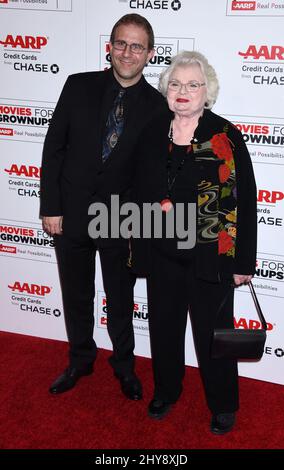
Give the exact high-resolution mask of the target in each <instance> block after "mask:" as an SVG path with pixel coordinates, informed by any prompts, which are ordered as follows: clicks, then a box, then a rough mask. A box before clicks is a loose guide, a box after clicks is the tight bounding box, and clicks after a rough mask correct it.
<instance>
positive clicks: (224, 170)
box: [219, 163, 231, 183]
mask: <svg viewBox="0 0 284 470" xmlns="http://www.w3.org/2000/svg"><path fill="white" fill-rule="evenodd" d="M230 174H231V170H230V168H229V167H228V165H226V164H225V163H224V164H223V165H220V166H219V180H220V183H225V181H227V180H228V179H229V176H230Z"/></svg>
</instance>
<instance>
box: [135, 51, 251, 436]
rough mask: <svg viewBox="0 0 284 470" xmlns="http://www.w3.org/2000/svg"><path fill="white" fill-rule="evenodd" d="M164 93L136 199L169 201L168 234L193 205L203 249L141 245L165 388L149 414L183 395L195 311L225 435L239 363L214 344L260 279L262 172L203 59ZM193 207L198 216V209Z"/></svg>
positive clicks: (142, 159) (234, 405)
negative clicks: (242, 293)
mask: <svg viewBox="0 0 284 470" xmlns="http://www.w3.org/2000/svg"><path fill="white" fill-rule="evenodd" d="M159 88H160V91H161V93H162V94H163V95H164V96H165V97H166V99H167V102H168V107H169V110H168V111H166V112H165V113H164V114H163V115H161V114H159V116H156V118H155V119H154V120H152V121H151V123H150V125H149V126H148V127H147V128H146V129H145V130H144V132H143V134H142V135H141V139H140V142H139V145H138V147H137V157H138V165H137V174H136V177H135V180H134V188H135V189H134V194H133V200H134V201H136V202H137V203H138V204H140V205H141V208H142V206H143V203H145V202H147V203H154V202H158V203H160V208H161V212H162V216H163V219H164V220H163V229H165V226H166V224H165V220H166V217H167V216H168V215H169V213H170V212H171V211H175V209H176V204H177V203H183V206H184V215H185V220H186V216H187V214H189V215H188V216H187V218H188V220H187V222H188V224H189V228H190V227H191V229H192V230H193V231H194V237H193V239H194V240H195V241H196V243H195V244H194V243H193V244H191V246H190V247H185V246H181V245H178V243H177V242H178V241H179V240H180V238H179V237H178V235H177V234H176V233H175V236H174V237H173V238H168V236H167V233H164V232H165V230H163V231H162V236H161V237H159V236H157V233H156V234H154V235H153V236H152V237H151V238H150V240H148V242H147V240H137V239H136V240H133V248H132V250H133V252H132V266H133V269H134V271H136V272H137V273H140V274H141V273H142V272H143V274H145V270H146V275H147V288H148V307H149V330H150V340H151V350H152V364H153V372H154V383H155V390H154V398H153V400H152V401H151V402H150V404H149V408H148V414H149V416H150V417H152V418H156V419H161V418H163V417H164V416H165V415H166V414H167V413H168V412H169V411H170V410H171V408H172V405H173V404H174V403H176V401H177V400H178V399H179V397H180V395H181V392H182V382H183V377H184V372H185V364H184V362H185V360H184V356H185V331H186V323H187V314H188V311H189V312H190V316H191V325H192V330H193V336H194V341H195V348H196V354H197V357H198V361H199V367H200V373H201V376H202V380H203V384H204V389H205V395H206V399H207V403H208V406H209V409H210V411H211V413H212V419H211V425H210V429H211V431H212V432H213V433H215V434H224V433H226V432H228V431H230V430H231V429H232V428H233V426H234V423H235V412H236V411H237V410H238V407H239V400H238V370H237V362H236V361H234V360H221V359H219V360H216V359H212V358H211V356H210V344H211V338H212V333H213V329H214V327H215V326H216V323H218V327H220V328H232V327H233V296H234V288H233V287H232V284H233V283H234V285H236V286H238V285H240V284H243V283H247V282H248V281H250V280H251V278H252V276H253V274H254V272H255V263H256V186H255V180H254V175H253V169H252V164H251V160H250V155H249V153H248V150H247V148H246V145H245V143H244V141H243V138H242V135H241V133H240V132H239V130H238V129H237V128H236V127H235V126H234V125H233V124H231V123H230V122H229V121H227V120H225V119H223V118H222V117H220V116H218V115H216V114H214V113H213V112H212V111H211V108H212V106H213V104H214V103H215V101H216V98H217V95H218V89H219V85H218V80H217V77H216V73H215V71H214V69H213V67H212V66H211V65H209V63H208V61H207V59H206V58H205V57H204V56H203V55H202V54H200V53H198V52H194V51H190V52H187V51H186V52H181V53H180V54H178V55H177V56H176V57H174V58H173V60H172V63H171V65H170V66H169V67H168V68H167V69H166V70H165V71H164V72H163V73H162V75H161V78H160V83H159ZM188 204H191V207H195V210H196V213H195V212H194V213H192V212H188V210H187V207H188ZM193 204H194V206H192V205H193ZM144 207H145V206H144ZM190 214H193V215H194V217H191V218H190ZM144 222H145V221H144ZM178 223H179V221H178V220H176V224H178ZM192 224H194V226H193V227H192ZM191 239H192V233H191ZM217 317H218V319H217Z"/></svg>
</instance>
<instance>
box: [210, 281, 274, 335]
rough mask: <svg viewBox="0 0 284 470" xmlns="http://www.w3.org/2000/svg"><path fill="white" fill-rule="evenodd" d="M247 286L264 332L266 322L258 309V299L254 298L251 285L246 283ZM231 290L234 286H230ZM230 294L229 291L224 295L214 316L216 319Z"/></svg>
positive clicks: (254, 294)
mask: <svg viewBox="0 0 284 470" xmlns="http://www.w3.org/2000/svg"><path fill="white" fill-rule="evenodd" d="M248 286H249V290H250V293H251V296H252V299H253V302H254V305H255V308H256V311H257V313H258V316H259V319H260V321H261V324H262V328H263V329H264V330H267V323H266V320H265V318H264V315H263V313H262V310H261V308H260V305H259V302H258V299H257V296H256V293H255V290H254V287H253V283H252V282H251V281H250V282H249V283H248ZM231 288H233V289H234V288H235V286H234V285H232V286H231ZM230 292H231V289H229V290H228V292H227V294H226V295H225V297H224V299H223V300H222V302H221V304H220V307H219V309H218V312H217V315H216V318H217V317H218V315H219V313H220V312H221V310H222V308H223V307H224V305H225V303H226V301H227V299H228V297H229V294H230Z"/></svg>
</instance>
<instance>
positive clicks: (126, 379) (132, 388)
mask: <svg viewBox="0 0 284 470" xmlns="http://www.w3.org/2000/svg"><path fill="white" fill-rule="evenodd" d="M114 375H115V377H116V378H117V379H118V380H119V381H120V387H121V391H122V393H123V395H124V396H126V398H128V399H129V400H141V399H142V396H143V395H142V385H141V382H140V380H139V379H138V377H136V375H135V374H132V375H118V374H116V373H114Z"/></svg>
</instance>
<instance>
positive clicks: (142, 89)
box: [40, 14, 164, 400]
mask: <svg viewBox="0 0 284 470" xmlns="http://www.w3.org/2000/svg"><path fill="white" fill-rule="evenodd" d="M109 49H110V56H111V62H112V67H111V68H110V69H109V70H107V71H102V72H86V73H80V74H76V75H71V76H69V77H68V79H67V81H66V83H65V85H64V88H63V91H62V93H61V96H60V98H59V101H58V103H57V106H56V108H55V111H54V114H53V118H52V121H51V123H50V127H49V130H48V133H47V136H46V140H45V144H44V150H43V161H42V179H41V210H40V213H41V215H42V217H43V226H44V229H45V230H46V231H47V232H48V233H50V234H51V235H54V237H55V246H56V254H57V260H58V266H59V274H60V280H61V288H62V295H63V304H64V313H65V322H66V328H67V334H68V339H69V345H70V350H69V366H68V368H67V369H66V370H65V371H64V372H63V374H61V375H60V376H59V377H58V378H57V379H56V380H55V382H54V383H53V384H52V385H51V387H50V389H49V391H50V393H52V394H59V393H63V392H66V391H67V390H69V389H71V388H73V387H74V386H75V385H76V383H77V381H78V379H79V378H80V377H82V376H85V375H89V374H91V373H92V372H93V364H94V361H95V359H96V355H97V346H96V343H95V341H94V339H93V328H94V296H95V286H94V277H95V255H96V252H99V255H100V261H101V267H102V276H103V283H104V289H105V292H106V297H107V312H108V317H107V326H108V332H109V335H110V338H111V340H112V344H113V353H112V356H111V357H110V364H111V366H112V367H113V370H114V374H115V376H116V377H117V378H118V379H119V380H120V385H121V389H122V392H123V393H124V395H125V396H126V397H127V398H129V399H132V400H139V399H141V398H142V387H141V383H140V381H139V379H138V378H137V376H136V375H135V372H134V354H133V350H134V331H133V323H132V316H133V288H134V284H135V277H134V275H133V274H132V273H131V272H130V271H129V269H128V268H127V265H126V262H127V258H128V241H127V240H125V239H123V238H120V239H108V240H103V239H100V240H99V239H97V240H92V239H91V238H90V237H89V235H88V223H89V220H90V219H89V218H88V208H89V205H90V203H91V202H103V203H105V204H106V205H108V204H109V203H110V199H111V196H112V195H119V198H120V203H121V204H122V203H124V202H126V201H127V200H128V193H129V189H130V186H131V180H132V175H133V170H134V166H135V155H134V154H133V149H134V146H135V143H136V141H137V138H138V135H139V134H140V132H141V131H142V129H143V128H144V126H145V125H146V123H147V122H148V121H149V119H150V118H151V117H152V115H153V113H154V112H155V111H158V109H159V108H160V107H163V106H164V99H163V98H162V96H161V95H160V94H159V93H158V92H157V90H155V89H154V88H153V87H152V86H151V85H149V84H148V83H147V82H146V80H145V78H144V77H143V75H142V72H143V69H144V67H145V65H147V64H148V62H149V60H150V59H151V58H152V57H153V55H154V35H153V30H152V27H151V25H150V24H149V22H148V21H147V20H146V18H144V17H142V16H140V15H137V14H128V15H125V16H123V17H122V18H121V19H120V20H119V21H118V22H117V23H116V24H115V25H114V27H113V30H112V33H111V37H110V45H109ZM118 96H119V99H120V102H119V106H120V107H121V109H122V116H123V120H122V129H120V133H118V132H117V136H116V139H115V140H112V142H111V148H112V150H111V152H110V153H109V152H108V151H106V147H107V145H108V144H109V141H108V136H109V131H110V130H111V129H110V116H112V115H113V110H114V106H115V103H116V102H117V99H118ZM121 131H122V133H121ZM111 132H112V130H111Z"/></svg>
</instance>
